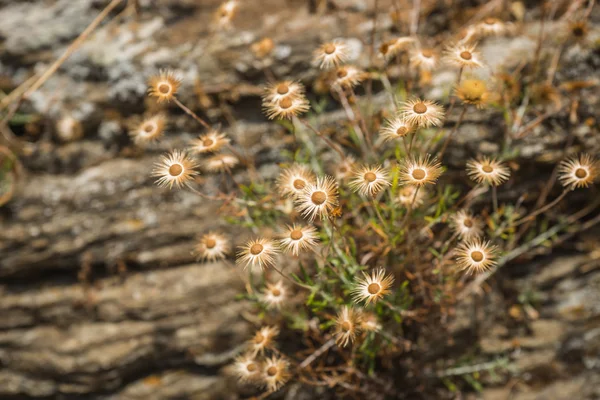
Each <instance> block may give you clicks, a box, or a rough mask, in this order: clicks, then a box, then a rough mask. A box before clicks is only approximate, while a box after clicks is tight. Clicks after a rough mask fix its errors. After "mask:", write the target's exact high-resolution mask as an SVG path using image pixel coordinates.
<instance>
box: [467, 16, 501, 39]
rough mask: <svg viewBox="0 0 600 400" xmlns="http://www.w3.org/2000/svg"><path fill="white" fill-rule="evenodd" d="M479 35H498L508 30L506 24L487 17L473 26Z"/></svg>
mask: <svg viewBox="0 0 600 400" xmlns="http://www.w3.org/2000/svg"><path fill="white" fill-rule="evenodd" d="M475 29H476V31H477V33H478V34H479V35H480V36H500V35H503V34H505V33H506V32H507V31H508V26H507V25H506V24H505V23H504V22H502V21H501V20H499V19H498V18H494V17H487V18H485V19H484V20H483V21H482V22H480V23H479V24H477V25H476V26H475Z"/></svg>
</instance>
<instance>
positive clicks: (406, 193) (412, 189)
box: [397, 185, 426, 208]
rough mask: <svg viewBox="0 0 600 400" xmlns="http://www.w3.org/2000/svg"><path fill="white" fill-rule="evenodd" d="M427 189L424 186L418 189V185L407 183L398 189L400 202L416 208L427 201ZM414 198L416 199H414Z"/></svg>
mask: <svg viewBox="0 0 600 400" xmlns="http://www.w3.org/2000/svg"><path fill="white" fill-rule="evenodd" d="M425 196H426V191H425V189H424V188H421V189H420V190H418V191H417V186H413V185H406V186H402V187H401V188H400V190H399V191H398V198H397V200H398V202H399V203H400V204H402V205H403V206H405V207H410V206H411V204H412V207H414V208H416V207H419V206H420V205H421V204H423V202H424V201H425ZM413 200H414V201H413Z"/></svg>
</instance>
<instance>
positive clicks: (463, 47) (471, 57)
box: [444, 43, 483, 68]
mask: <svg viewBox="0 0 600 400" xmlns="http://www.w3.org/2000/svg"><path fill="white" fill-rule="evenodd" d="M475 48H476V45H475V44H469V43H459V44H456V45H453V46H450V47H449V48H448V49H446V52H445V57H444V60H445V61H446V62H447V63H448V64H450V65H455V66H457V67H460V68H481V67H483V61H482V59H481V54H479V52H478V51H476V50H475Z"/></svg>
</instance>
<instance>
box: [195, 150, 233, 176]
mask: <svg viewBox="0 0 600 400" xmlns="http://www.w3.org/2000/svg"><path fill="white" fill-rule="evenodd" d="M239 162H240V160H238V158H237V157H236V156H234V155H232V154H217V155H216V156H212V157H209V158H207V159H206V160H204V163H203V164H202V165H203V167H204V169H206V170H207V171H209V172H223V171H230V170H231V169H232V168H233V167H235V166H236V165H238V163H239Z"/></svg>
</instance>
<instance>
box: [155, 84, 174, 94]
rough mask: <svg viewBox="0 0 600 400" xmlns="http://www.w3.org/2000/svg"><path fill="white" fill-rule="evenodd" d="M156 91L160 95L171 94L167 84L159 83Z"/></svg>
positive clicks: (169, 86)
mask: <svg viewBox="0 0 600 400" xmlns="http://www.w3.org/2000/svg"><path fill="white" fill-rule="evenodd" d="M158 91H159V92H160V93H161V94H169V93H171V85H169V84H168V83H161V84H159V85H158Z"/></svg>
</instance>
